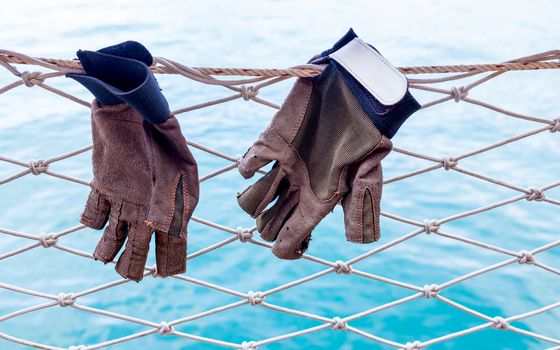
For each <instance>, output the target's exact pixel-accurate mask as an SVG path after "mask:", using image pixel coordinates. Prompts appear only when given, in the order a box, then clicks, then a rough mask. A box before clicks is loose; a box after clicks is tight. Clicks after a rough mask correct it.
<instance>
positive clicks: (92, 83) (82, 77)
mask: <svg viewBox="0 0 560 350" xmlns="http://www.w3.org/2000/svg"><path fill="white" fill-rule="evenodd" d="M66 77H67V78H71V79H74V80H75V81H77V82H78V83H80V84H82V85H83V86H84V87H85V88H86V89H88V90H89V92H91V93H92V94H93V96H95V99H96V100H97V101H99V103H100V104H101V105H102V106H114V105H118V104H120V103H123V101H122V100H121V99H120V98H118V97H117V96H115V95H113V94H112V93H111V92H109V91H108V90H107V89H105V88H104V87H102V86H101V85H99V83H98V79H96V78H93V77H90V76H89V75H86V74H75V73H69V74H66Z"/></svg>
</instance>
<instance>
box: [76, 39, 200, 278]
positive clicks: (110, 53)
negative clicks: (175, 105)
mask: <svg viewBox="0 0 560 350" xmlns="http://www.w3.org/2000/svg"><path fill="white" fill-rule="evenodd" d="M78 57H79V59H80V62H81V63H82V66H83V67H84V70H85V72H86V74H69V75H68V77H70V78H72V79H74V80H76V81H78V82H79V83H81V84H82V85H84V86H85V87H86V88H87V89H88V90H90V91H91V92H92V93H93V94H94V96H95V97H96V100H95V101H94V102H93V104H92V117H91V119H92V137H93V155H92V163H93V175H94V178H93V180H92V182H91V188H92V190H91V193H90V195H89V198H88V201H87V203H86V206H85V209H84V212H83V213H82V215H81V219H80V221H81V222H82V223H83V224H84V225H87V226H89V227H91V228H94V229H101V228H103V227H104V226H105V225H106V224H107V221H108V222H109V225H108V226H107V228H106V229H105V232H104V233H103V235H102V237H101V240H100V241H99V243H98V244H97V247H96V248H95V251H94V254H93V256H94V258H95V259H98V260H101V261H102V262H104V263H108V262H111V261H112V260H113V259H114V258H115V256H116V255H117V254H118V252H119V251H120V250H121V249H122V247H123V245H124V246H125V249H124V251H123V253H122V254H121V255H120V257H119V258H118V261H117V264H116V270H117V272H118V273H119V274H121V275H122V276H123V277H125V278H129V279H132V280H135V281H139V280H141V279H142V277H143V275H144V268H145V264H146V258H147V254H148V250H149V244H150V240H151V237H152V234H153V233H154V232H155V236H156V264H157V273H158V275H159V276H162V277H165V276H169V275H173V274H177V273H182V272H185V271H186V250H187V247H186V246H187V236H186V235H187V232H186V228H187V224H188V221H189V219H190V218H191V216H192V212H193V210H194V208H195V206H196V204H197V202H198V197H199V183H198V170H197V165H196V162H195V160H194V157H193V156H192V154H191V152H190V151H189V149H188V147H187V143H186V140H185V138H184V137H183V135H182V133H181V129H180V126H179V123H178V121H177V119H176V118H175V116H173V115H171V113H170V111H169V107H168V104H167V101H166V100H165V97H164V96H163V95H162V94H161V91H160V89H159V87H158V85H157V82H156V80H155V78H154V77H153V75H152V73H151V72H150V70H149V68H148V65H150V64H151V63H152V57H151V55H150V53H149V52H148V51H147V50H146V49H145V48H144V47H143V46H142V45H140V44H139V43H135V42H126V43H123V44H119V45H116V46H112V47H109V48H105V49H102V50H100V51H98V52H93V51H79V52H78ZM125 243H126V244H125Z"/></svg>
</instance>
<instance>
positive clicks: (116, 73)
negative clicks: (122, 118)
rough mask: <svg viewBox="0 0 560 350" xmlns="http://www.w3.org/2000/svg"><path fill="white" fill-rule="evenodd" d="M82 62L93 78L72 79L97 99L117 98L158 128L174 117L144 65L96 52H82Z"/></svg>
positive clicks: (80, 54) (130, 59)
mask: <svg viewBox="0 0 560 350" xmlns="http://www.w3.org/2000/svg"><path fill="white" fill-rule="evenodd" d="M78 58H79V59H80V62H82V65H83V67H84V70H85V71H86V73H87V76H88V77H89V78H88V79H84V78H81V77H80V78H79V79H80V80H78V79H76V76H75V75H74V76H72V78H73V79H75V80H77V81H79V82H80V83H83V82H85V83H86V85H84V86H85V87H86V88H87V89H88V90H90V91H91V92H92V93H93V94H94V95H95V96H96V97H97V96H102V97H106V96H108V95H113V96H115V97H116V98H117V99H120V100H121V101H123V102H125V103H127V104H128V105H130V106H131V107H132V108H134V109H135V110H136V111H137V112H138V113H140V114H141V115H142V116H143V117H144V119H146V120H147V121H149V122H150V123H154V124H159V123H163V122H164V121H165V120H167V118H168V117H169V116H170V115H171V112H170V110H169V105H168V103H167V100H166V99H165V97H164V96H163V94H162V93H161V89H160V88H159V86H158V84H157V81H156V79H155V77H154V75H153V74H152V72H151V71H150V69H149V68H148V66H147V65H146V64H145V63H144V62H142V61H138V60H135V59H132V58H127V57H120V56H115V55H111V54H107V53H103V52H95V51H79V52H78ZM100 102H101V103H102V104H103V101H102V100H100Z"/></svg>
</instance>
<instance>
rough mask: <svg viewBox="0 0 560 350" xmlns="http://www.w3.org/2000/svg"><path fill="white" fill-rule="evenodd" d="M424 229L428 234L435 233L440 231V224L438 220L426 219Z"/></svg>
mask: <svg viewBox="0 0 560 350" xmlns="http://www.w3.org/2000/svg"><path fill="white" fill-rule="evenodd" d="M424 231H425V232H426V234H428V235H429V234H430V233H434V232H438V231H439V225H438V224H437V221H436V220H427V219H426V220H424Z"/></svg>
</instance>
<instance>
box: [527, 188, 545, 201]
mask: <svg viewBox="0 0 560 350" xmlns="http://www.w3.org/2000/svg"><path fill="white" fill-rule="evenodd" d="M545 198H546V197H545V195H544V192H543V191H542V190H541V189H539V188H535V187H530V188H529V193H528V194H527V200H528V201H537V202H542V201H544V199H545Z"/></svg>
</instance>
